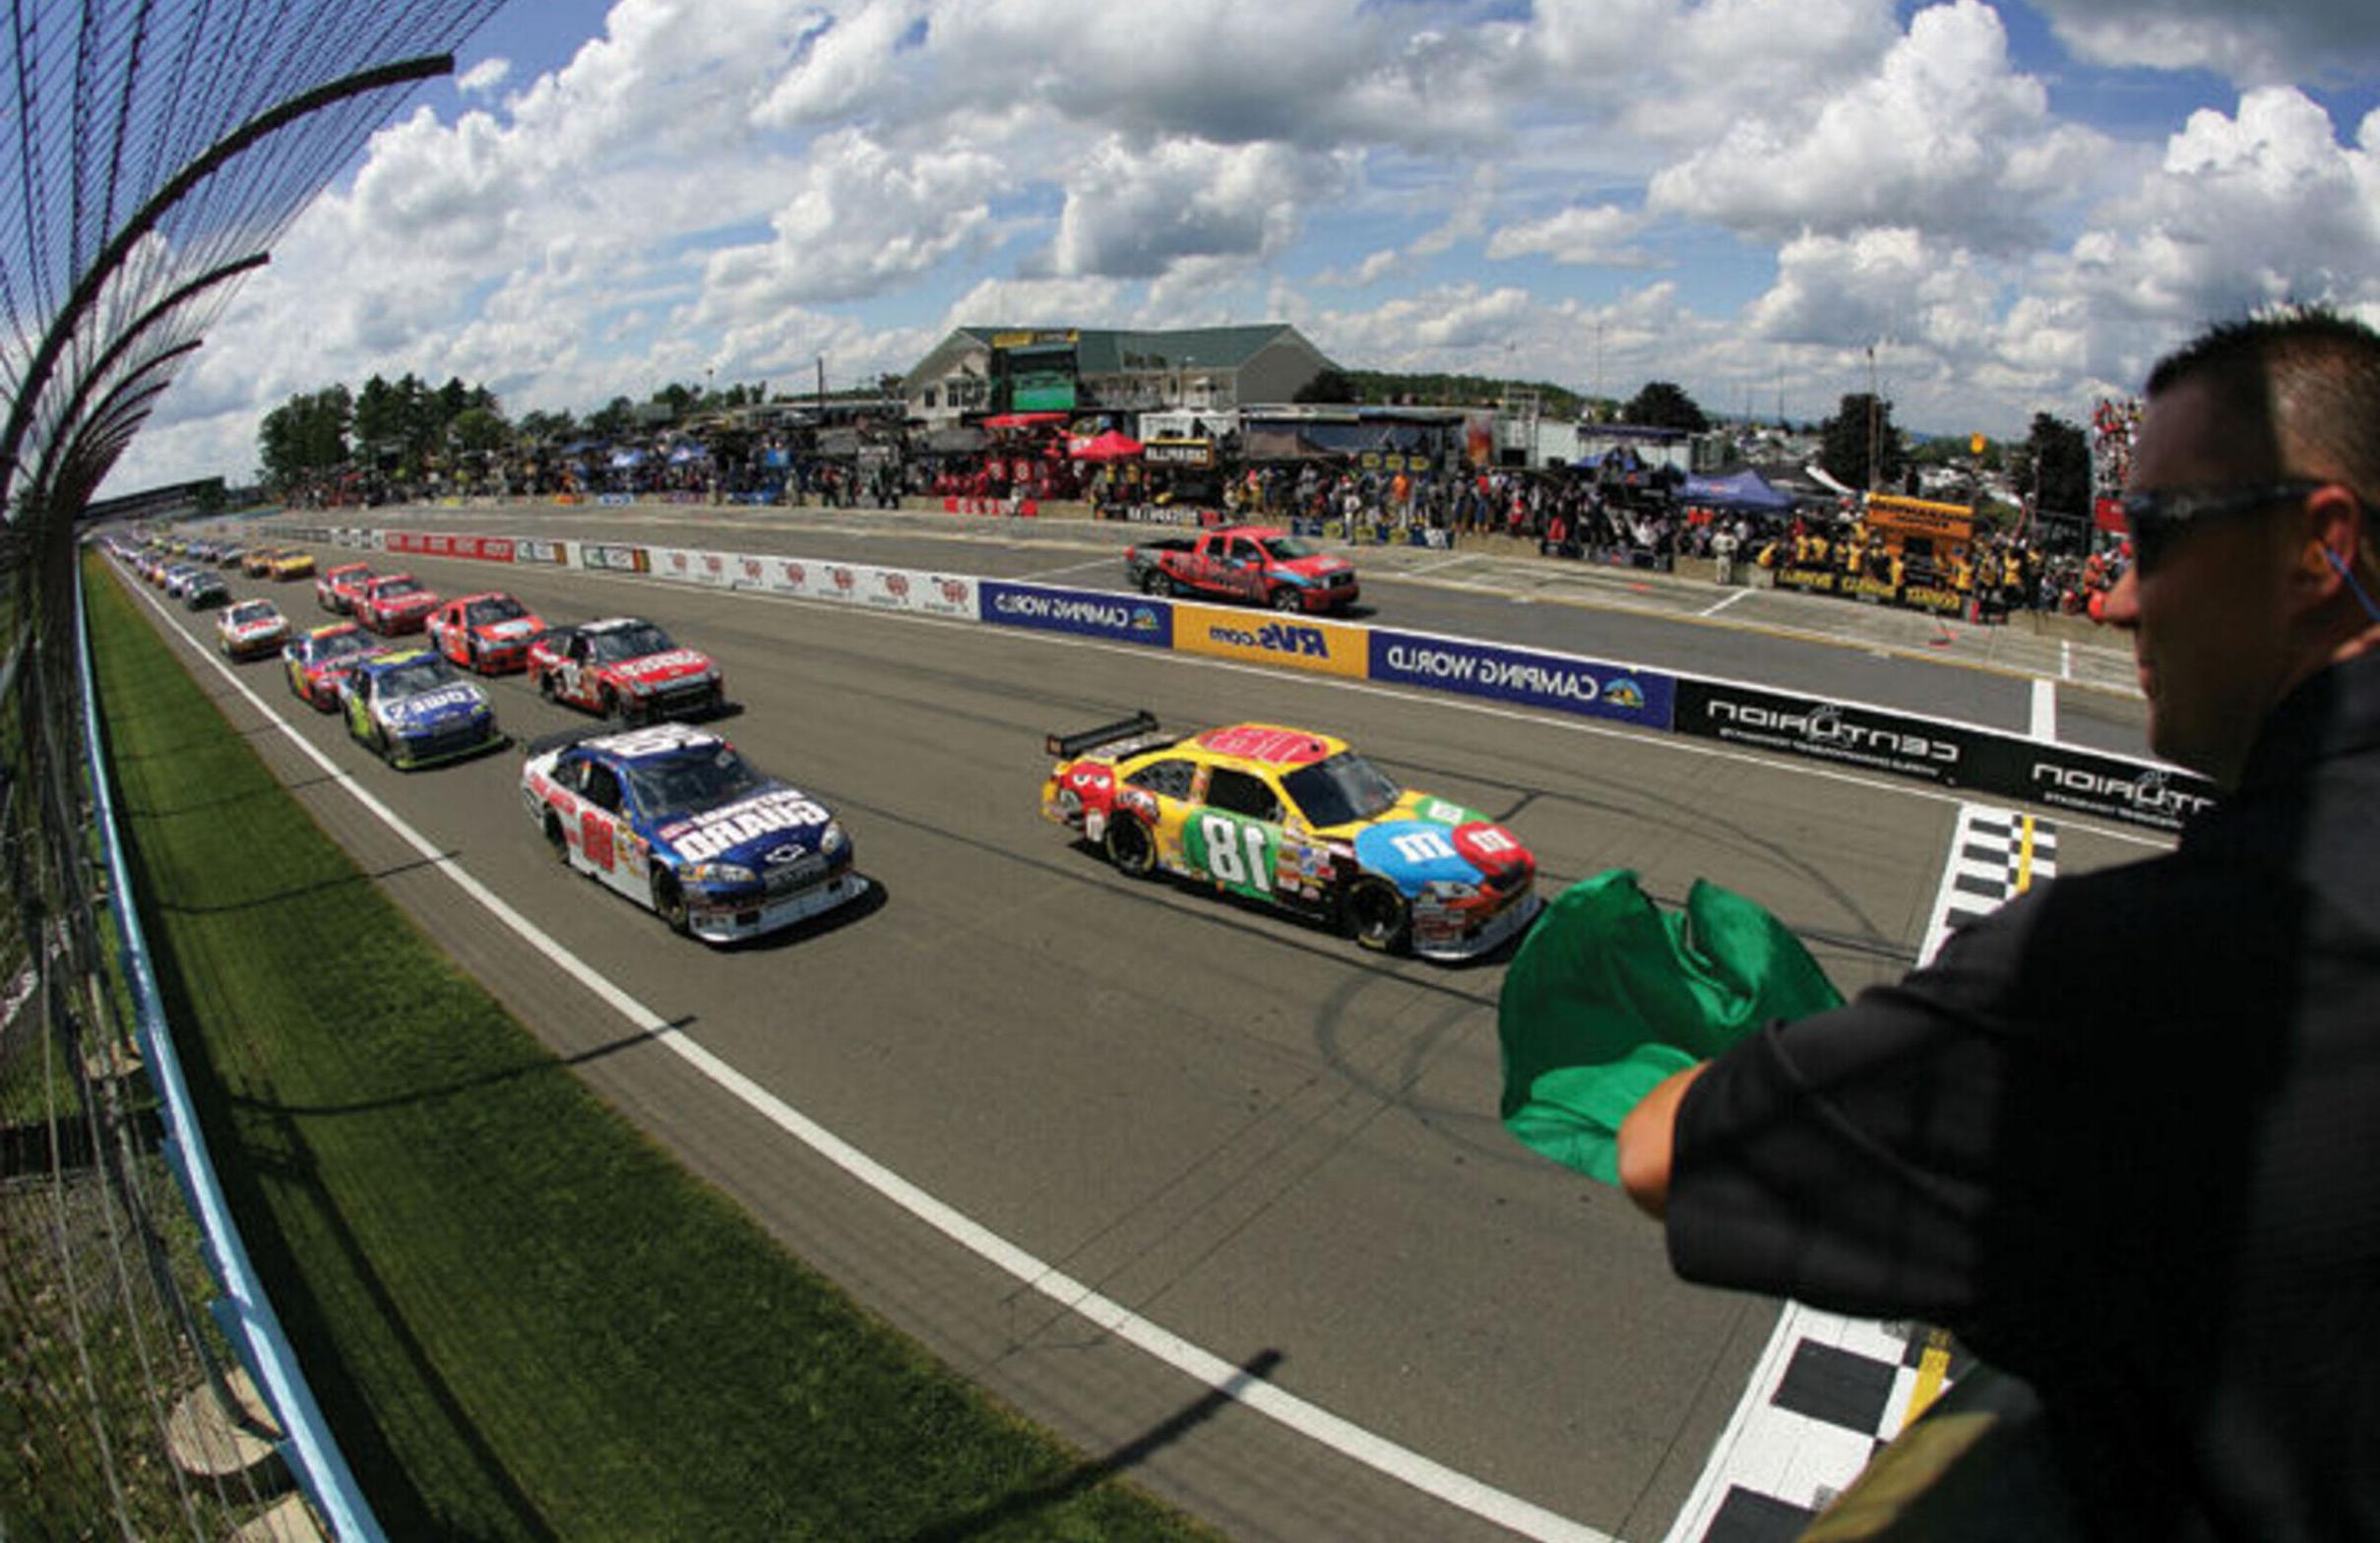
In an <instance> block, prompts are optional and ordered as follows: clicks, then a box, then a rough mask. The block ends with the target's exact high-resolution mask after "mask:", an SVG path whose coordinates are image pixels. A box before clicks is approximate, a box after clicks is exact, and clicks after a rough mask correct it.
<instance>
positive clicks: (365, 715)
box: [339, 648, 504, 768]
mask: <svg viewBox="0 0 2380 1543" xmlns="http://www.w3.org/2000/svg"><path fill="white" fill-rule="evenodd" d="M339 696H340V702H341V704H342V706H343V707H344V716H345V718H346V720H347V732H348V733H349V734H351V735H353V736H354V737H355V739H356V740H358V741H359V742H361V743H363V744H365V745H368V746H370V747H371V748H372V749H373V750H375V751H377V752H379V754H380V757H381V759H382V760H384V761H386V762H387V763H388V764H389V765H391V766H393V767H403V768H413V767H427V766H436V765H437V764H438V763H439V762H442V761H456V760H460V759H461V758H463V757H465V756H469V755H474V754H476V753H478V752H479V751H482V750H487V749H490V748H492V747H494V746H497V745H501V744H503V743H504V731H503V730H502V729H500V728H498V727H496V710H495V708H494V707H492V706H491V705H489V703H488V700H487V694H486V693H485V692H483V691H481V690H480V689H479V688H478V687H476V686H474V685H472V684H471V683H470V681H467V680H465V679H463V678H462V677H461V676H459V675H457V674H456V673H455V667H454V666H453V665H451V664H449V663H447V662H446V660H444V659H442V658H440V657H439V656H438V655H437V654H435V653H432V652H431V651H430V650H429V649H427V648H406V649H403V650H400V651H399V652H395V653H382V654H375V655H373V656H371V657H368V658H365V659H362V660H359V661H358V662H357V663H356V665H355V667H354V668H353V669H351V670H349V671H348V672H347V674H346V676H345V678H344V679H343V680H342V681H341V682H340V683H339Z"/></svg>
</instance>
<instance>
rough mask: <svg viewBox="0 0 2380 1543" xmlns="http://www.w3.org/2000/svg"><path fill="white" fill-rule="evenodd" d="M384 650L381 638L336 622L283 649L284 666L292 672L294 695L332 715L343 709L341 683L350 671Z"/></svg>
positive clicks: (290, 680)
mask: <svg viewBox="0 0 2380 1543" xmlns="http://www.w3.org/2000/svg"><path fill="white" fill-rule="evenodd" d="M382 647H383V645H382V644H381V642H380V640H379V639H377V638H375V637H373V636H372V635H371V634H370V633H367V632H365V631H364V630H363V629H362V628H360V627H358V626H356V625H355V624H354V623H353V622H333V623H332V624H331V625H330V626H328V627H317V628H315V629H314V630H313V631H312V632H309V633H307V634H306V635H305V636H304V637H302V638H299V639H296V640H294V641H293V642H291V643H290V644H288V645H287V646H286V647H285V648H282V650H281V659H282V668H283V669H284V670H285V671H287V673H288V677H289V690H290V692H291V693H292V694H294V695H295V696H298V697H300V698H302V699H304V701H305V702H306V704H307V705H308V706H309V707H311V708H313V709H314V710H316V711H317V712H329V711H331V710H333V709H335V708H337V707H338V706H339V686H340V682H342V681H344V680H345V679H346V678H347V672H348V671H349V670H351V669H353V668H354V667H355V665H356V663H357V662H358V661H359V660H363V659H368V658H370V657H371V656H372V655H373V654H375V653H378V652H379V651H380V650H381V648H382Z"/></svg>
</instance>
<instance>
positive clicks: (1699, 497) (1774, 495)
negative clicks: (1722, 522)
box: [1677, 468, 1793, 514]
mask: <svg viewBox="0 0 2380 1543" xmlns="http://www.w3.org/2000/svg"><path fill="white" fill-rule="evenodd" d="M1677 496H1678V499H1679V501H1680V502H1683V503H1688V504H1702V505H1705V506H1707V507H1709V508H1712V509H1732V510H1743V511H1746V512H1749V513H1754V514H1784V513H1785V511H1787V510H1789V509H1791V508H1792V507H1793V495H1791V494H1790V493H1781V492H1779V491H1778V490H1777V489H1776V488H1774V487H1771V486H1770V485H1769V482H1768V479H1767V478H1765V477H1763V476H1762V475H1761V474H1760V473H1759V472H1757V471H1753V470H1750V469H1748V468H1747V469H1745V470H1742V471H1738V472H1736V473H1735V474H1734V475H1733V476H1725V477H1688V478H1686V481H1685V485H1684V486H1683V487H1680V488H1679V489H1678V490H1677Z"/></svg>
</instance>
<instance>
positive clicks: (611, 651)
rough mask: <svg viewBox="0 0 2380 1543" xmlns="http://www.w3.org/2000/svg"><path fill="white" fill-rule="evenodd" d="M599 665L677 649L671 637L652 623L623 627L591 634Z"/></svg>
mask: <svg viewBox="0 0 2380 1543" xmlns="http://www.w3.org/2000/svg"><path fill="white" fill-rule="evenodd" d="M587 636H588V637H589V638H591V639H593V640H594V643H595V662H596V663H597V664H617V663H619V662H620V661H621V660H623V659H641V658H643V657H644V656H645V655H647V654H648V653H667V652H668V651H669V650H670V649H671V648H676V647H677V645H676V644H673V643H671V642H670V641H669V635H668V634H667V633H665V632H663V631H661V630H660V629H659V628H658V627H656V626H654V625H653V623H651V622H639V623H638V624H637V625H636V626H634V627H621V628H618V629H616V630H614V631H612V632H591V633H589V634H588V635H587Z"/></svg>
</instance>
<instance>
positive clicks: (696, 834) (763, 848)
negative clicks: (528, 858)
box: [521, 722, 868, 943]
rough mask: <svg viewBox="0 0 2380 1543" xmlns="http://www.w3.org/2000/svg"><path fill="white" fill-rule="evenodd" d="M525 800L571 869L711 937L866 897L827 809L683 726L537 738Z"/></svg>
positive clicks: (524, 767)
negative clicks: (592, 877) (591, 876)
mask: <svg viewBox="0 0 2380 1543" xmlns="http://www.w3.org/2000/svg"><path fill="white" fill-rule="evenodd" d="M521 797H522V801H523V802H524V803H526V804H527V805H528V806H529V815H530V818H531V819H532V820H533V821H535V822H536V824H537V828H538V830H539V831H541V832H542V833H544V836H545V840H546V842H547V844H548V845H549V846H551V847H552V848H553V852H554V855H555V856H556V857H558V858H559V859H560V860H561V861H562V862H563V863H564V864H565V865H566V866H568V867H570V868H574V869H577V870H578V871H579V872H581V873H586V874H590V875H593V876H594V877H595V879H596V880H598V881H599V882H601V883H602V884H604V885H605V886H607V887H608V888H610V889H614V890H617V891H619V892H620V893H621V894H622V895H627V896H628V897H629V898H630V899H632V900H634V901H636V902H637V903H638V904H640V905H644V906H648V907H650V908H651V909H653V910H654V911H655V912H656V913H658V915H659V916H660V918H661V919H662V920H663V921H665V922H667V923H668V924H669V925H670V927H671V928H672V929H673V930H675V931H677V932H679V933H685V934H691V935H692V936H694V937H697V938H700V939H702V940H703V941H704V942H706V943H731V942H734V941H736V940H737V939H741V938H756V937H759V936H761V935H762V934H763V933H769V932H775V931H777V930H779V929H780V928H783V927H790V926H792V925H793V924H794V923H796V922H800V921H805V920H807V919H808V918H810V917H812V916H816V915H819V914H821V913H822V912H825V911H829V910H833V909H834V908H835V907H836V906H839V905H843V904H846V903H848V902H849V901H852V900H855V899H858V898H859V897H860V896H861V895H865V894H866V893H867V891H868V881H867V880H866V879H864V878H862V877H860V876H859V875H858V874H856V873H854V872H852V871H851V838H850V836H849V835H848V834H846V833H845V831H844V829H843V827H842V825H841V824H839V823H838V822H837V821H836V819H835V817H834V815H833V813H832V812H831V811H829V810H828V809H827V807H826V806H825V805H824V804H821V803H820V802H818V801H817V800H816V799H814V798H812V797H810V796H809V795H808V794H806V793H804V792H802V791H801V790H800V789H799V788H797V787H793V786H790V785H788V784H786V783H784V782H781V781H779V780H778V779H777V778H775V777H773V776H768V775H765V774H763V773H762V772H761V771H758V770H756V769H755V768H754V767H753V766H752V765H751V764H750V763H749V762H747V761H745V760H744V759H743V758H742V757H741V756H739V755H737V754H736V753H735V747H734V746H732V745H730V744H728V743H727V742H726V741H725V740H723V739H721V738H720V737H719V736H718V735H716V734H712V733H708V732H705V731H704V730H702V729H698V728H690V727H688V726H687V725H685V724H683V723H669V722H663V723H656V724H653V725H652V726H650V727H646V728H636V729H627V730H610V729H583V730H579V731H577V732H574V733H567V734H558V735H554V736H552V737H550V738H546V739H540V740H538V741H536V742H535V743H533V744H532V745H531V746H530V747H529V749H528V751H527V753H526V755H525V756H524V757H523V759H522V763H521Z"/></svg>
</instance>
